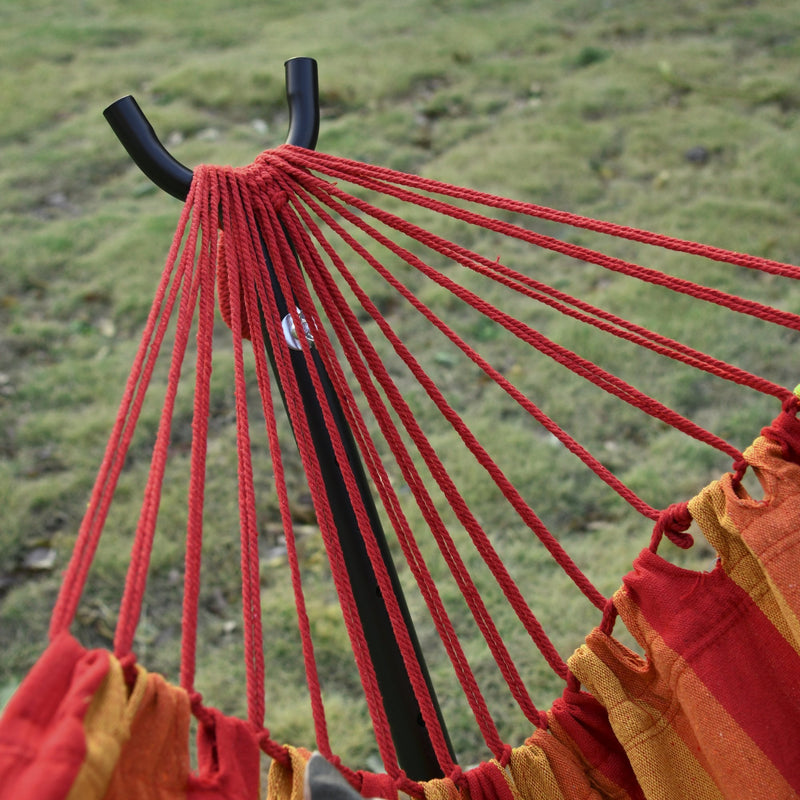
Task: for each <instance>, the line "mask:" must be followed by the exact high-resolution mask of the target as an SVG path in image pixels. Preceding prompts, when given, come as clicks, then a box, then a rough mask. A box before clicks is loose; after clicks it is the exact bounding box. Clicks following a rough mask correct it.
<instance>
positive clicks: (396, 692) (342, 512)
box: [104, 58, 452, 780]
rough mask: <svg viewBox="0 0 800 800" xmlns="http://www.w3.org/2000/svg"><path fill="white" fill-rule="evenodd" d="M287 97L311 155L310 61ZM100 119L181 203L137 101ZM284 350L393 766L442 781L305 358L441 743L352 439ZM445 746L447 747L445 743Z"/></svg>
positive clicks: (179, 185)
mask: <svg viewBox="0 0 800 800" xmlns="http://www.w3.org/2000/svg"><path fill="white" fill-rule="evenodd" d="M286 93H287V99H288V101H289V114H290V117H289V118H290V122H289V134H288V138H287V143H289V144H295V145H298V146H300V147H306V148H308V149H313V148H314V147H315V145H316V141H317V135H318V132H319V100H318V96H319V95H318V83H317V67H316V62H315V61H314V60H313V59H310V58H295V59H292V60H290V61H287V62H286ZM104 113H105V116H106V119H107V120H108V122H109V124H110V125H111V127H112V129H113V130H114V133H115V134H116V135H117V137H118V138H119V140H120V141H121V142H122V144H123V146H124V147H125V149H126V150H127V151H128V153H129V155H130V156H131V158H132V159H133V160H134V162H135V163H136V164H137V165H138V166H139V168H140V169H141V170H142V171H143V172H144V173H145V174H146V175H147V176H148V177H149V178H150V179H151V180H152V181H153V182H154V183H155V184H156V185H157V186H159V187H160V188H162V189H163V190H164V191H166V192H168V193H169V194H171V195H173V196H174V197H177V198H179V199H182V200H183V199H185V198H186V196H187V194H188V192H189V186H190V184H191V180H192V171H191V170H190V169H189V168H188V167H185V166H184V165H183V164H181V163H180V162H179V161H177V160H176V159H175V158H173V157H172V156H171V155H170V154H169V153H168V152H167V150H166V149H165V148H164V147H163V146H162V145H161V143H160V142H159V140H158V138H157V137H156V134H155V132H154V131H153V128H152V126H151V125H150V123H149V122H148V121H147V119H146V117H145V116H144V114H143V113H142V111H141V109H140V108H139V106H138V105H137V103H136V101H135V100H134V99H133V98H132V97H130V96H128V97H125V98H122V99H121V100H118V101H117V102H116V103H114V104H113V105H111V106H109V107H108V108H107V109H106V110H105V112H104ZM261 246H262V252H263V255H264V262H265V265H266V267H267V271H268V274H269V275H270V279H271V284H272V291H273V294H274V297H275V299H276V304H277V308H278V313H279V315H280V317H281V318H282V319H283V318H285V317H286V315H288V314H289V309H290V306H289V303H293V300H294V298H288V299H287V298H285V297H284V296H283V294H282V292H281V290H280V287H279V285H278V280H277V277H276V276H275V273H274V269H273V267H272V263H271V261H270V258H269V255H268V252H267V247H266V244H265V242H264V240H263V237H262V238H261ZM263 324H264V323H263V314H262V325H263ZM264 339H265V342H267V341H268V337H267V335H266V330H265V331H264ZM287 348H288V350H289V353H290V358H291V363H292V367H293V369H294V372H295V376H296V378H297V382H298V386H299V389H300V393H301V396H302V400H303V410H304V412H305V414H306V417H307V418H308V424H309V429H310V431H311V436H312V439H313V442H314V450H315V453H316V456H317V458H318V460H319V464H320V469H321V472H322V476H323V480H324V483H325V489H326V492H327V495H328V498H329V503H330V507H331V512H332V515H333V519H334V523H335V525H336V530H337V532H338V536H339V540H340V543H341V547H342V552H343V554H344V558H345V562H346V565H347V572H348V577H349V580H350V584H351V586H352V588H353V595H354V598H355V602H356V605H357V608H358V613H359V616H360V618H361V621H362V625H363V627H364V634H365V637H366V639H367V645H368V648H369V652H370V657H371V659H372V663H373V665H374V667H375V672H376V676H377V680H378V685H379V688H380V691H381V694H382V697H383V704H384V708H385V709H386V715H387V717H388V719H389V724H390V727H391V730H392V737H393V740H394V743H395V748H396V750H397V755H398V760H399V763H400V766H401V767H402V768H403V769H404V770H405V772H406V774H407V775H408V776H409V777H410V778H412V779H414V780H428V779H432V778H438V777H442V772H441V769H440V767H439V763H438V759H437V758H436V755H435V752H434V749H433V745H432V743H431V739H430V735H429V734H428V731H427V729H426V727H425V725H424V723H423V721H422V716H421V713H420V710H419V704H418V702H417V699H416V696H415V694H414V690H413V688H412V686H411V682H410V680H409V677H408V674H407V672H406V669H405V666H404V663H403V658H402V654H401V652H400V648H399V646H398V644H397V641H396V640H395V638H394V635H393V632H392V626H391V621H390V619H389V614H388V611H387V609H386V604H385V603H384V601H383V598H382V597H381V594H380V590H379V588H378V582H377V579H376V577H375V573H374V570H373V568H372V563H371V562H370V559H369V555H368V553H367V550H366V546H365V544H364V536H363V532H362V531H361V530H360V528H359V524H358V520H357V518H356V515H355V512H354V510H353V507H352V505H351V504H350V502H349V499H348V493H347V488H346V484H345V481H344V477H343V474H342V467H341V466H340V465H339V463H338V461H337V459H336V454H335V452H334V449H333V444H332V440H331V432H330V431H329V430H328V428H327V427H326V425H325V420H324V416H323V413H322V407H321V405H320V403H319V401H318V399H317V396H316V392H315V389H314V385H313V382H312V379H311V373H310V371H309V367H308V363H307V361H306V359H307V358H309V357H310V358H313V359H314V360H315V367H316V371H317V373H318V374H319V376H320V380H321V383H322V386H323V389H324V393H325V402H326V404H327V406H328V408H330V410H331V413H332V416H333V418H334V420H335V424H336V428H337V430H336V435H337V437H338V438H340V439H341V440H342V442H343V443H344V446H345V451H346V453H347V459H348V462H349V469H351V470H352V473H353V475H354V476H355V479H356V482H357V485H358V488H359V493H360V495H361V498H362V502H363V503H364V507H365V508H366V510H367V513H368V516H369V523H370V527H371V530H372V531H373V533H374V536H375V539H376V541H377V542H378V546H379V548H380V551H381V556H382V558H383V561H384V563H385V565H386V569H387V572H388V574H389V576H390V578H391V581H392V586H393V590H394V593H395V596H396V597H397V599H398V602H399V605H400V609H401V611H402V614H403V617H404V620H405V624H406V626H407V628H408V630H409V633H410V635H411V639H412V643H413V645H414V648H415V651H416V656H417V659H418V661H419V663H420V665H421V667H422V671H423V675H424V676H425V679H426V681H427V684H428V688H429V691H430V694H431V697H432V698H433V701H434V705H435V706H436V710H437V714H438V715H439V721H440V724H441V726H442V730H443V731H445V737H447V733H446V728H445V725H444V722H443V720H442V716H441V711H440V710H439V706H438V702H437V700H436V694H435V692H434V690H433V686H432V684H431V681H430V677H429V675H428V672H427V669H426V667H425V660H424V658H423V656H422V651H421V648H420V645H419V642H418V640H417V637H416V633H415V631H414V626H413V623H412V620H411V616H410V613H409V611H408V607H407V605H406V602H405V598H404V596H403V591H402V588H401V586H400V582H399V579H398V577H397V572H396V569H395V567H394V563H393V561H392V557H391V554H390V552H389V547H388V544H387V541H386V537H385V534H384V531H383V529H382V526H381V522H380V519H379V517H378V513H377V509H376V507H375V503H374V500H373V497H372V493H371V491H370V489H369V484H368V481H367V476H366V474H365V472H364V467H363V464H362V463H361V459H360V456H359V453H358V449H357V447H356V445H355V442H354V440H353V435H352V432H351V431H350V428H349V426H348V424H347V421H346V419H345V415H344V412H343V410H342V408H341V405H340V403H339V399H338V397H337V396H336V394H335V392H334V390H333V387H332V385H331V383H330V379H329V378H328V376H327V374H326V371H325V369H324V367H323V365H322V363H321V360H320V359H319V356H318V354H317V353H316V352H315V351H314V348H313V347H311V346H303V348H302V349H294V348H292V347H289V345H288V344H287ZM267 355H268V356H269V359H270V361H271V363H272V367H273V370H274V371H275V374H276V376H277V371H276V370H275V359H274V354H273V353H272V352H271V350H270V346H269V344H267ZM284 402H285V397H284ZM448 746H450V745H449V742H448ZM450 750H451V755H452V746H450Z"/></svg>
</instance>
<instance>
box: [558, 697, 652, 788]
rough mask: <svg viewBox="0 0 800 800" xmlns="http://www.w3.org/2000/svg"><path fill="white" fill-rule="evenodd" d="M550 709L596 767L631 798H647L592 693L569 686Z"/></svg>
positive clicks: (604, 712)
mask: <svg viewBox="0 0 800 800" xmlns="http://www.w3.org/2000/svg"><path fill="white" fill-rule="evenodd" d="M551 713H552V715H553V716H554V717H555V719H556V721H557V722H558V724H559V725H560V726H561V727H562V728H563V729H564V731H565V732H566V733H567V734H568V735H569V737H570V738H571V739H572V741H573V742H575V744H576V745H577V746H578V748H579V749H580V751H581V753H582V754H583V756H584V758H585V759H586V760H587V761H588V762H589V763H590V764H591V765H592V766H593V767H595V768H596V769H597V770H599V771H600V772H601V773H602V774H603V775H605V777H606V778H608V779H609V780H610V781H611V782H612V783H614V784H616V785H617V786H619V787H620V788H621V789H624V790H625V791H626V792H627V793H628V794H629V795H630V797H631V800H645V797H644V793H643V792H642V788H641V786H639V782H638V781H637V780H636V775H635V774H634V771H633V767H631V762H630V761H629V760H628V756H627V754H626V752H625V749H624V748H623V747H622V745H621V744H620V743H619V740H618V739H617V737H616V736H615V735H614V731H613V729H612V728H611V723H610V722H609V720H608V712H607V711H606V709H605V708H603V706H602V705H601V704H600V703H599V702H598V701H597V700H596V699H595V698H594V697H592V695H590V694H588V693H587V692H581V691H575V690H573V689H570V688H569V686H567V687H566V688H565V689H564V694H563V696H562V697H560V698H558V699H557V700H556V701H555V703H553V707H552V709H551Z"/></svg>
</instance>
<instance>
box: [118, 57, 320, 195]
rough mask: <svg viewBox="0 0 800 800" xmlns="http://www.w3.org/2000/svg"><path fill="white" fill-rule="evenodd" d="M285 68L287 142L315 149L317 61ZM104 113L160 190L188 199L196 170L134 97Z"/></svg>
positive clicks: (300, 61)
mask: <svg viewBox="0 0 800 800" xmlns="http://www.w3.org/2000/svg"><path fill="white" fill-rule="evenodd" d="M285 68H286V99H287V101H288V103H289V133H288V135H287V138H286V143H287V144H294V145H297V146H298V147H305V148H307V149H308V150H313V149H314V147H315V146H316V144H317V136H318V135H319V83H318V79H317V62H316V61H315V60H314V59H313V58H292V59H289V61H287V62H286V64H285ZM103 115H104V116H105V118H106V120H107V121H108V124H109V125H110V126H111V129H112V130H113V131H114V133H115V134H116V135H117V138H118V139H119V140H120V142H122V146H123V147H124V148H125V149H126V150H127V151H128V155H130V157H131V158H132V159H133V161H134V162H135V163H136V165H137V166H138V167H139V169H141V170H142V172H144V174H145V175H147V177H148V178H150V180H151V181H153V183H155V184H156V186H158V187H159V188H160V189H163V190H164V191H165V192H167V193H168V194H171V195H172V196H173V197H177V198H178V199H179V200H185V199H186V197H187V195H188V194H189V186H190V185H191V183H192V171H191V170H190V169H189V167H186V166H184V165H183V164H181V162H180V161H178V160H177V159H176V158H174V157H173V156H172V155H170V153H169V152H168V151H167V149H166V148H165V147H164V145H163V144H161V142H160V141H159V140H158V137H157V136H156V134H155V131H154V130H153V126H152V125H151V124H150V122H149V121H148V119H147V117H145V115H144V112H143V111H142V110H141V108H139V104H138V103H137V102H136V101H135V100H134V99H133V97H132V96H131V95H128V96H127V97H123V98H121V99H120V100H117V101H116V103H112V104H111V105H110V106H109V107H108V108H107V109H106V110H105V111H104V112H103Z"/></svg>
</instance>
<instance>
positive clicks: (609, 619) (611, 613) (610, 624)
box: [570, 523, 680, 691]
mask: <svg viewBox="0 0 800 800" xmlns="http://www.w3.org/2000/svg"><path fill="white" fill-rule="evenodd" d="M656 527H658V523H656ZM654 535H655V534H654ZM659 538H660V536H659ZM650 546H651V549H652V546H653V545H652V542H651V543H650ZM656 546H658V543H656ZM679 546H680V545H679ZM653 552H655V550H653ZM616 621H617V607H616V606H615V605H614V598H613V597H609V598H608V601H607V602H606V607H605V608H604V609H603V619H602V621H601V622H600V630H601V631H602V632H603V633H605V634H606V636H611V634H612V633H613V631H614V623H615V622H616ZM570 677H574V676H573V675H572V673H571V672H570ZM575 680H576V681H577V678H575ZM570 688H572V687H570ZM578 689H580V682H578V684H577V686H576V687H575V690H576V691H577V690H578Z"/></svg>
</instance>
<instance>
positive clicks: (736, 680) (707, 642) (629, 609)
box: [614, 550, 800, 791]
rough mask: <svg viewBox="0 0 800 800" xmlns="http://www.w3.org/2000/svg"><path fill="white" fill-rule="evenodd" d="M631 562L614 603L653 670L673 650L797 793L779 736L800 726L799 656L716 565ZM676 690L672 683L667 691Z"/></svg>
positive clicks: (791, 749)
mask: <svg viewBox="0 0 800 800" xmlns="http://www.w3.org/2000/svg"><path fill="white" fill-rule="evenodd" d="M634 566H635V569H634V571H633V572H632V573H630V574H629V575H627V576H625V588H624V589H621V590H619V591H618V592H617V593H616V595H615V596H614V600H615V604H616V606H617V609H618V610H619V613H620V616H621V617H622V619H623V620H624V621H625V623H626V624H627V625H628V627H629V629H630V630H631V632H632V633H633V634H634V636H637V638H638V640H639V642H640V643H641V644H642V645H643V646H644V647H645V649H646V651H647V653H648V655H649V657H650V659H651V661H652V662H653V663H654V664H655V666H656V669H657V670H658V671H661V670H662V669H666V666H665V664H663V663H662V661H661V658H662V654H661V648H662V647H663V646H664V645H666V646H667V647H668V648H671V650H672V651H675V652H676V653H678V654H679V655H680V656H681V658H682V659H684V660H685V662H686V664H688V665H690V666H691V668H692V669H693V670H694V671H695V673H696V674H697V676H698V678H699V679H700V680H701V681H702V682H703V683H704V684H705V685H706V686H707V687H708V690H709V692H710V693H711V694H713V695H714V697H715V698H716V699H717V701H718V702H719V703H720V704H721V705H722V706H724V707H725V709H726V710H727V711H728V713H729V714H730V715H731V717H732V718H733V719H735V720H736V722H737V724H738V725H739V726H740V727H741V728H742V729H743V730H744V732H745V733H746V734H747V736H749V737H750V739H751V740H752V741H753V742H754V743H755V744H756V745H757V746H758V747H760V748H761V749H762V750H763V751H764V753H765V754H766V755H767V757H768V758H769V759H770V760H771V761H772V762H773V763H774V764H775V766H776V767H777V768H778V769H779V770H781V772H782V773H783V775H784V776H785V778H786V780H787V781H788V782H789V783H790V784H792V785H793V786H794V787H795V788H796V789H797V790H798V791H800V774H799V773H798V755H797V753H798V751H797V747H796V743H795V742H793V741H791V739H789V738H787V737H786V735H785V732H786V731H796V730H800V656H798V654H797V652H796V651H795V650H794V649H793V648H792V647H791V646H790V645H789V644H788V642H787V641H786V639H784V638H783V637H782V636H781V635H780V634H779V632H778V631H777V630H776V629H775V628H774V626H773V625H771V624H770V623H769V621H768V620H767V618H766V617H765V616H764V614H763V613H762V612H761V611H760V609H759V608H758V607H757V606H756V605H755V604H754V603H753V601H752V599H751V598H750V596H749V595H748V594H747V593H745V592H744V591H743V590H742V589H741V587H739V586H737V585H736V584H735V583H734V582H733V581H732V580H731V579H730V578H729V577H728V575H727V574H726V573H725V572H724V570H723V569H722V568H721V567H717V568H716V569H714V570H713V571H712V572H710V573H698V572H692V571H690V570H685V569H681V568H680V567H676V566H674V565H673V564H670V563H668V562H666V561H664V559H662V558H661V557H660V556H658V555H656V554H655V553H652V552H651V551H650V550H645V551H644V552H643V553H642V554H641V556H640V557H639V558H637V559H636V562H635V565H634ZM643 619H644V620H647V624H648V625H649V626H651V628H652V629H654V631H656V632H657V636H655V638H652V639H648V638H647V636H646V634H643V633H642V632H641V630H642V626H641V624H640V623H641V621H642V620H643ZM637 631H638V632H637ZM662 640H663V641H662ZM665 652H667V651H665ZM755 653H758V654H759V655H758V657H757V658H754V654H755ZM668 663H669V662H668ZM679 688H680V686H679V684H676V685H675V686H674V687H673V692H674V693H677V692H678V690H679ZM696 702H697V698H693V697H692V696H690V695H688V696H681V697H680V703H681V704H682V705H684V706H687V708H688V706H690V705H693V704H696ZM741 755H745V753H741V754H740V756H741Z"/></svg>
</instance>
